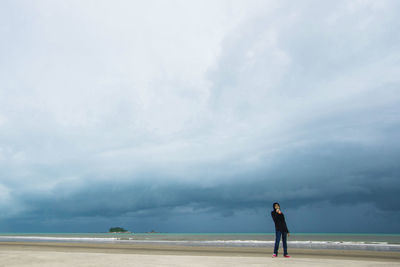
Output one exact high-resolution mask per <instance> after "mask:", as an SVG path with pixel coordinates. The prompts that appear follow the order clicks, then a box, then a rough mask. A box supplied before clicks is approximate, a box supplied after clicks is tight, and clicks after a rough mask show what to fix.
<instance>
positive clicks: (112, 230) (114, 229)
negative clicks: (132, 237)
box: [108, 227, 131, 234]
mask: <svg viewBox="0 0 400 267" xmlns="http://www.w3.org/2000/svg"><path fill="white" fill-rule="evenodd" d="M108 232H109V233H114V234H129V233H131V232H129V231H128V230H126V229H124V228H122V227H111V228H110V230H109V231H108Z"/></svg>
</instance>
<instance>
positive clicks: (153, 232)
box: [146, 230, 160, 234]
mask: <svg viewBox="0 0 400 267" xmlns="http://www.w3.org/2000/svg"><path fill="white" fill-rule="evenodd" d="M159 233H160V232H157V231H154V230H151V231H150V232H146V234H159Z"/></svg>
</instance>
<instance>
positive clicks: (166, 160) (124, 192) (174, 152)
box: [0, 1, 400, 233]
mask: <svg viewBox="0 0 400 267" xmlns="http://www.w3.org/2000/svg"><path fill="white" fill-rule="evenodd" d="M1 6H2V8H1V9H0V10H1V11H0V15H1V16H0V22H1V24H2V25H4V26H3V27H1V28H0V34H1V39H2V42H1V44H0V58H1V61H0V169H1V173H0V211H1V216H2V220H1V221H0V227H1V228H2V230H1V231H3V232H7V231H57V232H62V231H66V232H68V231H106V230H107V229H108V227H110V226H113V225H114V224H115V225H116V224H120V225H122V226H124V227H125V228H129V229H130V230H132V231H149V230H151V229H154V228H155V229H156V230H158V231H171V232H172V231H175V232H177V231H183V232H194V231H202V232H218V231H224V232H233V231H241V232H271V231H272V230H273V228H272V227H273V226H272V222H271V219H270V218H269V217H268V216H269V215H268V211H269V210H270V207H271V204H272V203H273V202H275V201H279V202H280V203H281V205H282V208H283V209H284V210H286V216H287V220H288V224H289V228H290V229H291V230H292V231H295V232H296V231H297V232H302V231H303V232H305V231H307V232H313V231H320V232H396V233H397V232H399V227H400V225H399V223H398V222H399V221H400V198H399V197H398V192H399V191H400V180H399V178H400V167H399V164H398V162H400V142H399V140H398V136H399V134H400V105H399V104H400V90H399V85H400V78H399V77H400V64H399V60H400V46H399V45H398V44H399V41H400V40H399V38H400V37H399V36H400V34H399V30H398V29H400V19H399V18H398V17H397V16H396V14H397V13H398V11H399V10H400V6H399V3H397V1H380V2H379V3H378V2H376V1H352V2H349V1H336V2H332V3H326V2H324V3H321V2H318V1H303V2H301V3H295V4H294V3H293V2H289V1H246V2H241V1H226V2H225V1H218V3H214V2H211V1H210V2H207V1H205V2H202V3H196V2H194V1H193V2H191V1H189V2H187V1H185V2H184V1H171V2H168V4H166V2H163V1H150V2H146V4H145V3H139V2H137V3H132V2H129V3H128V2H126V1H115V2H113V3H110V2H107V1H96V3H94V2H93V3H91V2H85V3H82V2H79V1H69V2H58V1H56V2H48V1H37V2H29V1H6V2H3V3H2V4H1ZM382 225H384V226H385V227H382Z"/></svg>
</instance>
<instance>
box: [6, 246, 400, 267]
mask: <svg viewBox="0 0 400 267" xmlns="http://www.w3.org/2000/svg"><path fill="white" fill-rule="evenodd" d="M7 251H42V252H71V253H74V252H75V253H104V254H136V255H137V254H140V255H175V256H176V255H182V256H183V255H190V256H225V257H271V255H272V248H263V247H212V246H207V247H204V246H174V245H165V244H157V245H155V244H150V245H149V244H120V243H107V244H105V243H54V242H0V252H7ZM282 251H283V250H282V248H280V253H282ZM289 255H291V256H292V257H293V258H313V259H341V260H362V261H365V260H368V261H380V262H399V263H400V253H398V252H391V251H365V250H339V249H326V248H324V249H314V248H304V249H299V248H290V247H289ZM279 256H281V255H279ZM399 266H400V265H399Z"/></svg>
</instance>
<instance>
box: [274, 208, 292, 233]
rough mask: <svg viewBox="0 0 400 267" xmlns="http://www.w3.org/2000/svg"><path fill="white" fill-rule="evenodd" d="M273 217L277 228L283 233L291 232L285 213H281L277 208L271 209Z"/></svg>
mask: <svg viewBox="0 0 400 267" xmlns="http://www.w3.org/2000/svg"><path fill="white" fill-rule="evenodd" d="M271 216H272V219H273V220H274V223H275V230H276V231H280V232H283V233H289V230H288V228H287V226H286V221H285V215H283V213H281V214H279V213H277V212H276V211H275V210H273V211H271Z"/></svg>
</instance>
